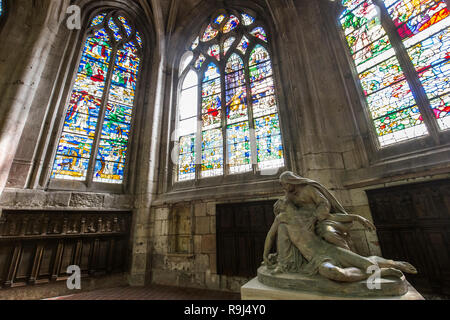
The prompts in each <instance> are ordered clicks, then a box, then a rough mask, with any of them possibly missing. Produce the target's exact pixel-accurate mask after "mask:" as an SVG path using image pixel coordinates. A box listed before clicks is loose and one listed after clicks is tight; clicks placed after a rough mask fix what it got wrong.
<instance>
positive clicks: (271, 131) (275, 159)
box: [255, 114, 284, 170]
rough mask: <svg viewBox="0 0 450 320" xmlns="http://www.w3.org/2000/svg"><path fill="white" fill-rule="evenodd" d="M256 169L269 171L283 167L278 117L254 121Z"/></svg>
mask: <svg viewBox="0 0 450 320" xmlns="http://www.w3.org/2000/svg"><path fill="white" fill-rule="evenodd" d="M255 130H256V140H257V152H258V167H259V169H260V170H269V169H273V168H279V167H282V166H284V151H283V143H282V139H281V130H280V122H279V119H278V115H277V114H274V115H270V116H266V117H263V118H259V119H255Z"/></svg>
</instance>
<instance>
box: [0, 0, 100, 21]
mask: <svg viewBox="0 0 450 320" xmlns="http://www.w3.org/2000/svg"><path fill="white" fill-rule="evenodd" d="M0 3H1V0H0ZM0 7H1V4H0ZM0 10H1V9H0ZM105 17H106V13H102V14H99V15H97V16H96V17H95V18H94V19H92V23H91V27H95V26H98V25H99V24H102V23H103V21H104V20H105Z"/></svg>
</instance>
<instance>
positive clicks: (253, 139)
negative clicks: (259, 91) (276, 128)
mask: <svg viewBox="0 0 450 320" xmlns="http://www.w3.org/2000/svg"><path fill="white" fill-rule="evenodd" d="M250 52H251V51H250ZM249 61H250V59H246V60H245V61H244V75H245V87H246V90H247V113H248V123H249V134H250V148H251V163H252V167H253V174H256V173H257V172H258V146H257V141H256V129H255V119H254V117H253V96H252V88H251V82H250V65H249Z"/></svg>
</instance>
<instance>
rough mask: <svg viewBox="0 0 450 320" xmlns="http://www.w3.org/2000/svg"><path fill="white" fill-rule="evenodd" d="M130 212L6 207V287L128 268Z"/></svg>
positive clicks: (2, 229) (1, 258) (0, 225)
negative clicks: (71, 272)
mask: <svg viewBox="0 0 450 320" xmlns="http://www.w3.org/2000/svg"><path fill="white" fill-rule="evenodd" d="M130 220H131V213H129V212H116V213H110V212H42V211H20V212H15V211H5V212H4V213H3V216H2V218H1V220H0V287H15V286H26V285H34V284H41V283H49V282H50V281H62V280H66V279H67V267H68V266H71V265H77V266H80V268H81V271H82V276H84V277H87V276H97V275H105V274H110V273H121V272H125V271H126V268H127V265H128V264H127V254H128V250H127V247H128V246H127V244H128V241H129V234H130Z"/></svg>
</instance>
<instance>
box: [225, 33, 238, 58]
mask: <svg viewBox="0 0 450 320" xmlns="http://www.w3.org/2000/svg"><path fill="white" fill-rule="evenodd" d="M235 41H236V38H235V37H230V38H228V39H227V40H225V42H224V44H223V55H224V56H226V55H227V53H228V51H229V50H230V48H231V46H232V45H233V43H234V42H235Z"/></svg>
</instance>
